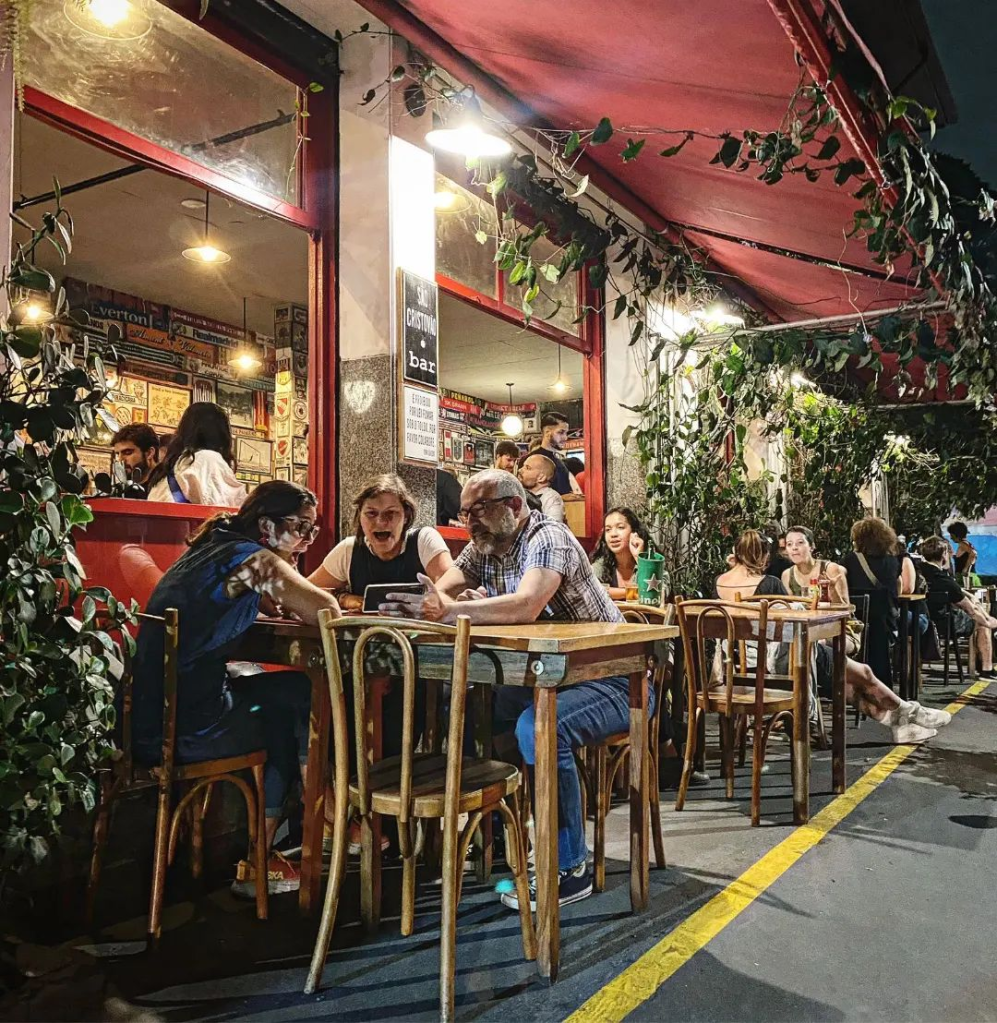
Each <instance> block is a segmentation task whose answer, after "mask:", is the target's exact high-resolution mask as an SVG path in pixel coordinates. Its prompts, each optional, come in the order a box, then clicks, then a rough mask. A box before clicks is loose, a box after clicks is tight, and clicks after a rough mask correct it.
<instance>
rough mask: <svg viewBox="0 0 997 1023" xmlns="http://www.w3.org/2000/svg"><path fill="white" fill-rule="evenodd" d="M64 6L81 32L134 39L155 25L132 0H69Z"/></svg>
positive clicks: (116, 39)
mask: <svg viewBox="0 0 997 1023" xmlns="http://www.w3.org/2000/svg"><path fill="white" fill-rule="evenodd" d="M62 9H63V13H64V14H65V15H66V19H67V20H68V21H69V22H70V24H72V25H74V26H75V27H76V28H78V29H79V30H80V31H81V32H86V34H87V35H89V36H95V37H96V38H97V39H107V40H110V41H111V42H116V43H129V42H134V41H135V40H137V39H141V38H142V37H143V36H144V35H147V34H148V32H149V30H150V29H151V28H152V19H151V18H150V17H149V15H148V14H146V13H145V11H144V10H141V9H140V8H139V7H138V6H137V5H136V4H134V3H130V2H129V0H66V2H65V4H64V5H63V8H62Z"/></svg>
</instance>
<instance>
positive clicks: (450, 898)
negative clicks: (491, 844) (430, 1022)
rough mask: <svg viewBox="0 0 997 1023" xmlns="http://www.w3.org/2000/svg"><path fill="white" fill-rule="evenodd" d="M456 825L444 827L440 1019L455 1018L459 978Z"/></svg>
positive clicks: (459, 868)
mask: <svg viewBox="0 0 997 1023" xmlns="http://www.w3.org/2000/svg"><path fill="white" fill-rule="evenodd" d="M452 819H453V820H454V824H453V825H451V826H450V827H447V824H446V818H444V824H443V884H442V892H441V908H440V1019H441V1021H442V1023H450V1021H451V1020H453V1018H454V994H455V992H454V984H455V980H456V976H457V900H458V898H459V895H458V891H459V888H458V885H459V883H460V880H461V874H462V873H463V863H462V861H461V860H460V858H459V856H458V847H459V846H460V844H461V841H460V839H461V836H460V834H459V833H458V831H457V827H456V817H454V818H452Z"/></svg>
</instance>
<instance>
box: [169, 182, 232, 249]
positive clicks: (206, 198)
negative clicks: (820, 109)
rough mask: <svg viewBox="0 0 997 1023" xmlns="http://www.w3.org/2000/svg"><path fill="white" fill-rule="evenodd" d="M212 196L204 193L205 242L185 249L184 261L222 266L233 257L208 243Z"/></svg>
mask: <svg viewBox="0 0 997 1023" xmlns="http://www.w3.org/2000/svg"><path fill="white" fill-rule="evenodd" d="M210 201H211V196H210V194H209V193H208V192H205V193H204V240H203V241H202V242H201V244H200V245H192V246H191V247H190V248H188V249H184V250H183V252H182V253H181V255H182V256H183V258H184V259H189V260H190V261H191V262H192V263H207V264H214V265H216V266H220V265H221V264H222V263H227V262H228V261H229V260H230V259H231V258H232V257H231V256H230V255H229V254H228V253H227V252H225V251H224V250H223V249H219V248H216V247H215V246H214V245H212V244H211V243H210V242H209V241H208V210H209V208H210V207H209V203H210Z"/></svg>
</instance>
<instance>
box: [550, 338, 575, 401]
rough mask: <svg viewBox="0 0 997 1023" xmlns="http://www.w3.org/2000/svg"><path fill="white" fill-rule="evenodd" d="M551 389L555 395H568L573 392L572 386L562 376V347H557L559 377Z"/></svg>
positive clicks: (555, 379)
mask: <svg viewBox="0 0 997 1023" xmlns="http://www.w3.org/2000/svg"><path fill="white" fill-rule="evenodd" d="M550 389H551V390H552V391H553V392H554V393H555V394H567V393H568V391H570V390H571V384H569V383H568V381H567V380H565V379H564V377H563V375H562V374H561V346H560V345H558V346H557V376H556V377H555V378H554V382H553V383H552V384H551V385H550Z"/></svg>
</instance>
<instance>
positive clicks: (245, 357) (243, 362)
mask: <svg viewBox="0 0 997 1023" xmlns="http://www.w3.org/2000/svg"><path fill="white" fill-rule="evenodd" d="M246 301H247V300H246V297H245V295H244V296H243V298H242V344H241V345H240V346H239V347H238V348H237V349H236V350H235V352H234V353H233V355H232V358H231V359H229V360H228V364H229V367H230V368H231V369H234V370H235V371H236V372H237V373H255V372H256V371H257V370H258V369H259V368H260V367H261V366H262V365H263V362H262V360H261V359H260V358H259V356H258V355H257V354H256V352H255V351H254V349H253V346H252V345H250V343H249V328H248V327H247V326H246Z"/></svg>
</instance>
